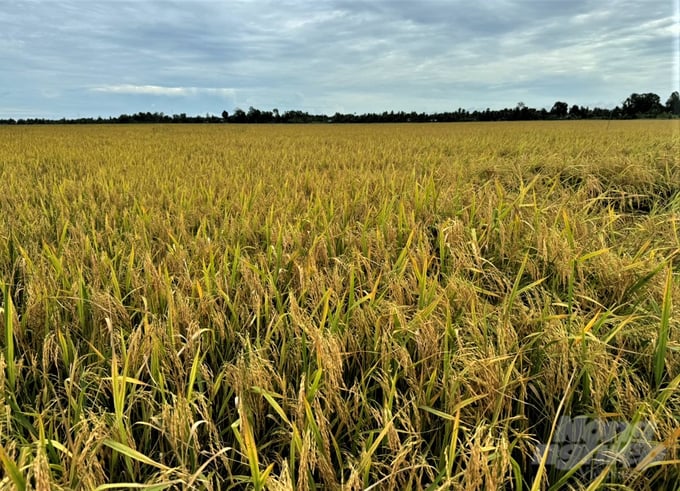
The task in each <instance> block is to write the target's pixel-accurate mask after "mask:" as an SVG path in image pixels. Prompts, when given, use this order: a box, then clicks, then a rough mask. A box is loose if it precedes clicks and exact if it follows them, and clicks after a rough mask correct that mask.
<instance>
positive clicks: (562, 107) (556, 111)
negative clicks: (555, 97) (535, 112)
mask: <svg viewBox="0 0 680 491" xmlns="http://www.w3.org/2000/svg"><path fill="white" fill-rule="evenodd" d="M568 111H569V104H567V103H566V102H562V101H557V102H556V103H555V104H553V107H552V109H551V110H550V114H551V115H553V116H555V117H558V118H566V117H567V112H568Z"/></svg>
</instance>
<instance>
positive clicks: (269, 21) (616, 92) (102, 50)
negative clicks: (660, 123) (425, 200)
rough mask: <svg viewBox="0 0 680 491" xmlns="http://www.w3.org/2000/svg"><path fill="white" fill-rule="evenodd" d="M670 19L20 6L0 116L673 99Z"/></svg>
mask: <svg viewBox="0 0 680 491" xmlns="http://www.w3.org/2000/svg"><path fill="white" fill-rule="evenodd" d="M673 15H674V14H673V12H672V5H670V3H669V2H667V0H652V1H648V2H633V1H629V0H612V1H610V2H601V1H594V0H573V1H566V0H555V1H551V2H545V1H537V0H498V1H495V2H486V3H485V2H474V3H472V2H469V1H463V0H453V1H436V0H425V1H422V2H412V1H402V0H381V1H371V2H368V1H358V0H328V1H320V2H308V1H284V2H275V1H273V0H266V1H260V2H248V1H230V2H216V1H203V0H196V1H191V0H190V1H183V2H180V1H175V0H173V1H169V0H162V1H161V0H147V1H144V2H138V1H135V2H132V1H116V2H87V3H86V2H84V1H78V0H62V1H60V2H56V1H50V0H48V1H42V2H30V1H18V2H12V3H9V4H8V5H5V6H3V9H2V11H0V24H2V25H3V26H7V28H6V29H4V30H3V31H2V32H0V65H2V66H11V67H13V68H12V70H11V71H9V72H4V73H2V74H0V82H1V83H2V86H3V88H5V89H6V90H7V91H9V92H10V94H11V96H10V97H12V98H13V101H12V104H6V105H5V106H4V107H0V117H1V116H3V115H7V114H8V109H6V108H8V107H10V106H13V107H15V108H20V107H25V108H26V113H29V112H31V111H39V110H41V108H42V109H43V110H44V111H45V112H46V113H47V112H49V111H62V110H65V109H64V108H69V109H68V110H73V108H76V110H77V111H82V112H87V111H90V112H91V113H92V115H97V114H98V113H97V112H98V111H99V112H101V111H112V113H113V114H116V113H118V112H122V109H123V108H126V109H125V110H129V109H127V107H129V106H132V105H133V104H140V103H145V101H146V103H147V104H149V105H152V104H153V105H156V104H160V103H161V102H160V101H161V100H166V99H168V96H170V95H172V96H173V97H171V98H170V99H172V102H171V105H172V107H173V108H179V110H182V111H184V112H189V113H195V112H198V111H199V108H198V107H196V109H192V108H193V107H194V106H193V105H192V104H198V102H197V101H199V100H200V104H201V105H202V106H201V107H203V105H209V104H211V103H212V104H214V105H215V106H217V107H216V108H215V109H216V110H217V109H222V107H221V105H223V104H224V103H225V99H226V100H227V101H228V102H233V104H235V105H239V106H243V107H247V106H248V105H255V106H258V107H274V106H277V107H279V108H280V109H282V110H283V109H292V108H298V107H299V108H302V109H308V110H312V108H316V109H314V110H318V111H324V112H333V111H334V110H340V109H342V110H347V111H379V110H389V109H395V110H398V109H404V110H430V111H435V110H447V109H451V108H455V107H458V106H463V107H486V106H490V107H498V106H506V105H512V104H514V103H515V102H517V100H518V99H517V98H518V97H522V99H524V100H525V102H526V103H527V104H529V105H535V106H541V105H547V106H549V105H551V104H552V101H553V100H554V99H556V98H562V99H564V98H567V97H568V98H572V100H573V102H575V103H583V104H586V103H588V102H589V101H609V103H610V104H613V103H617V102H618V101H619V100H620V99H621V98H622V97H625V96H626V94H628V93H629V92H631V91H633V90H651V91H657V92H660V95H661V96H662V97H666V94H665V93H664V92H665V91H667V92H670V90H669V89H671V88H672V83H673V82H672V77H671V74H669V73H668V72H669V71H672V70H673V66H672V65H673V59H674V52H673V49H674V48H673V40H674V39H677V37H678V36H679V35H680V34H678V28H677V24H678V22H677V19H675V18H674V17H673ZM675 55H676V56H677V54H675ZM220 88H227V89H228V90H229V91H230V92H218V91H219V90H223V89H220ZM102 89H106V90H102ZM227 89H225V90H227ZM83 94H86V96H84V95H83ZM159 95H163V96H165V99H163V98H160V99H159ZM151 98H153V99H151ZM211 101H212V102H211ZM85 103H87V106H85V105H84V104H85ZM79 104H80V105H79ZM128 105H129V106H128ZM118 107H120V108H121V111H118V110H117V108H118ZM146 109H147V107H138V108H136V110H146ZM226 109H230V108H226ZM166 111H168V110H166Z"/></svg>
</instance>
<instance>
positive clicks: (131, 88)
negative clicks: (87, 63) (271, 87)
mask: <svg viewBox="0 0 680 491" xmlns="http://www.w3.org/2000/svg"><path fill="white" fill-rule="evenodd" d="M90 90H91V91H93V92H105V93H109V94H127V95H156V96H175V97H186V96H192V95H213V96H221V97H227V98H231V97H234V95H235V94H236V91H235V90H234V89H231V88H225V87H222V88H217V87H163V86H161V85H132V84H118V85H102V86H99V87H92V88H91V89H90Z"/></svg>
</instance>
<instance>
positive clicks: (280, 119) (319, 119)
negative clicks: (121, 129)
mask: <svg viewBox="0 0 680 491" xmlns="http://www.w3.org/2000/svg"><path fill="white" fill-rule="evenodd" d="M677 117H680V94H679V93H678V92H677V91H675V92H673V93H672V94H671V95H670V97H669V98H668V99H667V100H666V103H665V104H662V102H661V98H660V97H659V96H658V95H657V94H654V93H651V92H649V93H644V94H637V93H634V94H631V95H630V96H629V97H628V98H627V99H626V100H625V101H624V102H623V104H622V105H621V106H616V107H615V108H614V109H606V108H605V109H603V108H599V107H594V108H590V107H584V106H578V105H576V104H574V105H572V106H571V107H570V106H569V104H567V103H566V102H563V101H557V102H555V104H553V106H552V108H551V109H550V110H547V109H535V108H532V107H528V106H527V105H525V104H524V103H523V102H518V103H517V105H516V106H515V107H514V108H505V109H488V108H487V109H485V110H483V111H479V110H475V111H468V110H466V109H462V108H459V109H458V110H456V111H452V112H441V113H424V112H422V113H418V112H404V111H399V112H394V111H390V112H387V111H385V112H383V113H365V114H356V113H353V114H342V113H339V112H337V113H335V114H333V115H332V116H328V115H325V114H309V113H307V112H304V111H285V112H283V113H281V112H279V110H278V109H273V110H271V111H262V110H260V109H256V108H254V107H250V108H249V109H248V111H247V112H246V111H244V110H242V109H239V108H237V109H235V110H234V112H233V113H231V114H230V113H228V112H227V111H223V112H222V115H221V117H220V116H215V115H210V114H206V115H205V116H187V115H186V114H185V113H182V114H173V115H172V116H169V115H167V114H164V113H158V112H154V113H151V112H139V113H136V114H121V115H120V116H118V117H111V118H101V117H99V118H77V119H66V118H62V119H58V120H54V119H45V118H31V119H17V120H15V119H0V124H112V123H113V124H116V123H119V124H127V123H215V124H217V123H249V124H257V123H269V124H271V123H282V124H291V123H425V122H466V121H536V120H560V119H643V118H644V119H649V118H677Z"/></svg>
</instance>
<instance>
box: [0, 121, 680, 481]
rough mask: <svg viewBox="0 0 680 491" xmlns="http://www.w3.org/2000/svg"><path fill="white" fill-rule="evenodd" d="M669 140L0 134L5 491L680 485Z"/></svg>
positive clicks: (466, 128) (410, 127)
mask: <svg viewBox="0 0 680 491" xmlns="http://www.w3.org/2000/svg"><path fill="white" fill-rule="evenodd" d="M679 124H680V123H679V122H678V121H616V122H607V121H587V122H585V121H584V122H578V121H573V122H572V121H564V122H562V121H559V122H541V123H482V124H472V123H471V124H423V125H415V124H405V125H365V126H364V125H347V126H341V125H304V126H295V125H290V126H288V125H286V126H278V125H271V126H270V125H256V126H239V125H209V126H208V125H206V126H200V125H187V126H183V125H172V126H163V125H140V126H136V125H121V126H51V127H37V126H36V127H0V291H1V293H0V305H1V306H2V308H1V315H0V328H1V329H0V465H1V467H0V469H2V471H0V488H2V489H19V490H27V489H77V490H90V489H99V490H104V489H129V488H133V487H134V488H138V489H154V490H158V489H208V490H221V489H255V490H262V489H271V490H288V489H300V490H309V489H347V490H360V489H428V490H435V489H465V490H474V489H479V490H484V489H513V490H525V489H526V490H547V489H555V490H557V489H586V488H590V489H640V490H642V489H677V488H678V487H679V486H680V471H679V469H680V449H679V444H678V439H679V438H680V423H679V421H680V387H679V386H680V353H679V350H680V322H679V320H680V306H679V305H680V302H679V301H678V299H680V258H678V257H677V256H678V252H679V251H680V233H679V230H678V229H679V227H680V223H679V219H680V160H679V157H678V156H679V155H680V126H679ZM577 417H584V418H587V420H588V421H590V422H593V421H594V422H600V423H607V422H618V424H620V427H621V429H622V431H620V432H617V433H616V434H615V435H613V436H614V437H615V438H613V439H614V440H615V445H617V446H616V448H615V445H614V444H612V443H610V442H609V441H605V440H604V439H598V440H597V441H595V442H594V443H596V444H597V445H595V446H589V445H590V444H591V443H593V442H592V441H590V442H587V441H586V440H584V439H583V438H582V436H578V437H577V438H575V439H574V438H573V435H572V438H571V439H567V440H565V439H561V440H560V431H561V430H563V429H564V428H563V427H561V425H562V426H563V422H564V421H570V420H569V419H566V420H565V418H572V419H571V420H573V418H577ZM643 426H644V428H646V430H647V431H644V432H643V433H644V434H643V435H641V434H639V432H635V431H633V430H631V429H634V428H641V427H643ZM562 436H564V435H562ZM610 436H612V435H610ZM555 443H557V444H559V445H557V446H554V445H553V446H552V447H551V446H550V445H551V444H555ZM567 444H572V448H576V447H578V448H577V449H579V448H580V449H582V448H583V447H584V446H585V447H587V450H589V451H590V450H592V451H593V452H594V453H597V451H598V450H600V449H602V448H604V449H606V450H607V452H608V453H607V454H606V456H604V457H603V456H602V455H600V457H602V458H601V459H600V460H598V461H594V460H593V459H589V458H588V457H587V456H586V457H584V458H583V459H580V458H579V459H575V460H572V461H570V462H569V464H568V465H559V464H560V462H562V463H564V459H567V460H568V458H567V457H568V456H567V457H565V456H564V455H562V453H563V452H562V451H563V450H565V448H564V447H566V446H568V445H567ZM573 444H576V447H574V445H573ZM641 444H642V446H643V447H644V449H645V452H643V455H642V456H641V457H640V458H637V459H631V458H628V459H627V460H626V458H625V455H628V456H629V457H630V449H631V448H632V447H633V446H639V445H641ZM595 447H597V448H595ZM548 449H553V450H552V451H548ZM617 451H620V452H619V453H617ZM556 452H557V453H559V454H560V458H562V459H563V460H562V461H560V460H559V458H557V459H556ZM561 452H562V453H561ZM626 452H628V453H626ZM622 455H623V456H624V457H622Z"/></svg>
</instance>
